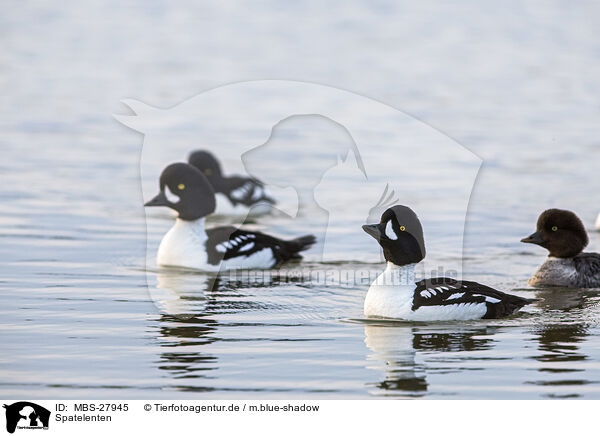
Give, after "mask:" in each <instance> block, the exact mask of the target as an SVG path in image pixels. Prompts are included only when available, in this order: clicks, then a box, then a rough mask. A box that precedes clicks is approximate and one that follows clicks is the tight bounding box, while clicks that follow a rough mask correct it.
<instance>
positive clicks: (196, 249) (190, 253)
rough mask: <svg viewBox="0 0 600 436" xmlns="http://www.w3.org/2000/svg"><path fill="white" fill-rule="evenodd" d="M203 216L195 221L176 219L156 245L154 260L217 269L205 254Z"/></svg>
mask: <svg viewBox="0 0 600 436" xmlns="http://www.w3.org/2000/svg"><path fill="white" fill-rule="evenodd" d="M206 239H207V236H206V232H205V230H204V218H201V219H199V220H196V221H184V220H181V219H179V218H178V219H177V220H176V221H175V225H174V226H173V227H171V230H169V231H168V232H167V234H166V235H165V236H164V237H163V239H162V241H161V242H160V246H159V247H158V253H157V255H156V262H157V264H158V265H160V266H178V267H184V268H194V269H200V270H203V271H218V270H219V266H218V265H210V264H209V263H208V256H207V254H206Z"/></svg>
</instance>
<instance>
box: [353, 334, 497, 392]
mask: <svg viewBox="0 0 600 436" xmlns="http://www.w3.org/2000/svg"><path fill="white" fill-rule="evenodd" d="M492 330H493V329H489V328H486V327H482V328H472V329H466V330H462V329H461V330H458V331H456V330H454V331H447V332H446V331H444V330H437V329H435V330H434V329H431V328H428V327H423V328H421V327H415V326H402V325H400V324H395V325H386V324H384V323H382V324H377V325H366V326H365V344H366V345H367V347H368V348H369V349H370V350H371V351H373V353H372V354H370V355H369V356H368V357H367V360H369V361H371V362H374V364H371V365H369V366H368V368H370V369H376V370H379V371H384V372H385V379H384V380H382V381H380V382H378V383H374V384H370V386H374V387H376V388H377V389H378V390H379V392H375V394H382V393H383V395H402V396H410V397H422V396H425V395H426V393H427V391H428V388H429V383H428V382H427V371H428V370H430V369H435V368H430V367H428V365H427V364H426V363H425V361H422V362H420V361H419V360H420V359H419V357H420V356H421V355H426V354H428V353H430V352H436V353H440V352H441V353H443V352H448V353H454V352H468V351H480V350H489V349H491V348H492V347H493V342H494V341H493V340H492V339H491V337H490V333H491V331H492ZM463 370H464V368H463V369H461V368H456V369H455V370H454V372H461V371H463ZM449 371H450V372H453V370H452V369H449Z"/></svg>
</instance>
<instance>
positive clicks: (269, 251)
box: [206, 227, 315, 268]
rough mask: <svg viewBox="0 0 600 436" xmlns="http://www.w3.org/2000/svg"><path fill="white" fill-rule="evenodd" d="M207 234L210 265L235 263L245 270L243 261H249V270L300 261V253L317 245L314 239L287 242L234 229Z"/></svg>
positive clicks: (227, 228) (211, 230)
mask: <svg viewBox="0 0 600 436" xmlns="http://www.w3.org/2000/svg"><path fill="white" fill-rule="evenodd" d="M206 234H207V235H208V240H207V241H206V251H207V254H208V263H210V264H211V265H217V264H219V263H220V262H222V261H228V260H233V259H236V260H239V261H240V262H241V265H242V267H243V265H244V261H248V265H249V266H248V267H252V268H271V267H273V266H277V265H279V264H281V263H283V262H285V261H287V260H290V259H299V258H300V257H301V256H300V255H299V252H300V251H304V250H306V249H308V248H309V247H310V246H311V245H312V244H314V242H315V237H314V236H312V235H307V236H302V237H300V238H296V239H292V240H284V239H279V238H276V237H274V236H270V235H266V234H264V233H261V232H253V231H249V230H242V229H236V228H235V227H217V228H213V229H209V230H207V231H206ZM257 259H258V264H257V263H256V262H257Z"/></svg>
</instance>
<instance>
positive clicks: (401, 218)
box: [363, 206, 425, 266]
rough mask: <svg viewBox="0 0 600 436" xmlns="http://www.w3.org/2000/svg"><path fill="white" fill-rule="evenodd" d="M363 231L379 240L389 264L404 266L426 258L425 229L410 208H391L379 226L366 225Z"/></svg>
mask: <svg viewBox="0 0 600 436" xmlns="http://www.w3.org/2000/svg"><path fill="white" fill-rule="evenodd" d="M363 230H364V231H365V232H367V233H368V234H369V235H371V236H373V237H374V238H375V239H377V241H378V242H379V245H381V247H382V248H383V255H384V256H385V260H387V261H388V262H392V263H393V264H395V265H398V266H402V265H409V264H411V263H418V262H420V261H422V260H423V259H424V258H425V240H424V237H423V227H422V226H421V222H420V221H419V218H418V217H417V215H416V214H415V213H414V212H413V211H412V210H411V209H410V208H409V207H406V206H394V207H391V208H389V209H388V210H386V211H385V212H384V213H383V215H382V216H381V221H380V222H379V224H369V225H365V226H363Z"/></svg>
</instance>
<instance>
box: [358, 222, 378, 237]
mask: <svg viewBox="0 0 600 436" xmlns="http://www.w3.org/2000/svg"><path fill="white" fill-rule="evenodd" d="M362 228H363V230H364V231H365V232H367V233H368V234H369V235H371V236H373V237H374V238H375V239H377V240H378V241H379V239H380V238H381V230H380V229H379V224H366V225H364V226H362Z"/></svg>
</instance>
